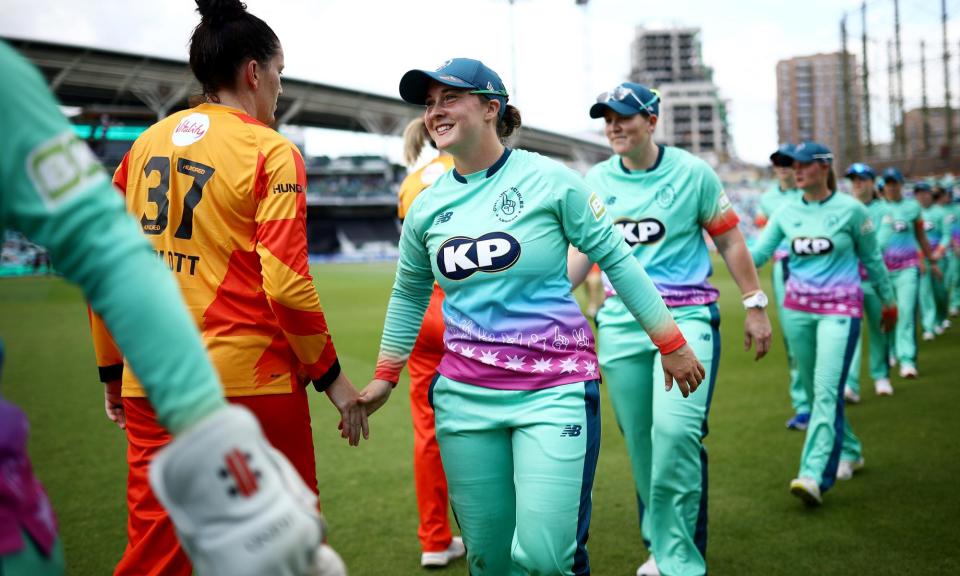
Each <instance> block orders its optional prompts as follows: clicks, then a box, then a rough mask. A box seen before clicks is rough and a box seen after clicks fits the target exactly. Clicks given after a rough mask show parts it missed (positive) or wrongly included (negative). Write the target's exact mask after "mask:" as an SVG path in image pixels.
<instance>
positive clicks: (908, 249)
mask: <svg viewBox="0 0 960 576" xmlns="http://www.w3.org/2000/svg"><path fill="white" fill-rule="evenodd" d="M883 182H884V186H883V195H884V197H885V198H886V200H887V213H886V214H885V215H884V217H883V220H881V221H880V228H879V230H878V232H877V238H878V240H879V242H880V248H881V250H882V251H883V262H884V264H886V266H887V270H889V271H890V279H891V281H892V282H893V289H894V292H896V294H897V308H898V309H899V311H900V314H899V316H898V318H897V329H896V333H895V334H894V335H893V337H892V338H891V342H890V348H891V356H892V357H893V358H894V359H895V360H896V361H898V362H899V363H900V377H901V378H916V377H917V376H918V372H917V333H916V330H917V323H916V322H917V321H916V315H917V300H918V297H917V296H918V291H919V287H920V271H919V267H920V254H921V253H922V255H923V256H924V257H926V258H927V259H928V260H930V259H932V257H933V252H932V251H931V250H930V243H929V242H928V241H927V234H926V232H924V230H923V217H922V216H921V215H920V205H919V204H917V201H916V200H913V199H909V198H904V197H903V174H901V173H900V170H898V169H896V168H887V169H886V170H884V171H883ZM931 267H933V268H937V269H939V267H938V266H937V264H936V262H932V263H931Z"/></svg>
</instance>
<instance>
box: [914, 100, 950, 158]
mask: <svg viewBox="0 0 960 576" xmlns="http://www.w3.org/2000/svg"><path fill="white" fill-rule="evenodd" d="M951 119H952V121H953V138H954V143H955V142H956V138H957V137H956V135H957V134H960V113H957V111H956V110H954V111H953V114H951ZM924 124H926V137H924ZM903 129H904V131H905V139H906V141H907V156H908V157H910V158H913V157H918V156H943V155H946V154H948V153H949V150H950V147H949V146H947V109H946V108H944V107H943V106H938V107H931V108H929V109H927V114H926V117H924V113H923V109H922V108H914V109H913V110H908V111H907V112H906V114H904V119H903Z"/></svg>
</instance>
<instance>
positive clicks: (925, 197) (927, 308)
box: [913, 182, 950, 340]
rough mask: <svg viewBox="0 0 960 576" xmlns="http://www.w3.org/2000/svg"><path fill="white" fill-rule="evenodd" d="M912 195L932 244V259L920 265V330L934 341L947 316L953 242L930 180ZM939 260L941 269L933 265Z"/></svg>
mask: <svg viewBox="0 0 960 576" xmlns="http://www.w3.org/2000/svg"><path fill="white" fill-rule="evenodd" d="M913 197H914V198H915V199H916V200H917V202H918V203H919V204H920V217H921V218H923V231H924V232H925V233H926V235H927V241H928V242H929V243H930V250H931V252H932V253H933V259H932V260H928V261H926V262H922V263H921V267H920V329H921V330H922V331H923V339H924V340H933V339H934V338H935V337H936V336H938V335H940V334H943V330H944V327H943V322H944V320H946V319H947V290H946V284H945V279H946V276H947V273H948V272H949V262H948V261H947V259H946V256H947V248H948V247H949V242H950V223H949V222H948V221H947V211H946V210H945V209H944V207H943V206H941V205H940V203H939V202H938V200H939V193H936V192H935V191H934V189H933V187H931V186H930V185H929V184H928V183H926V182H919V183H917V184H916V185H914V187H913ZM933 262H936V263H937V266H938V267H939V268H940V269H939V270H935V269H934V267H933V266H931V264H932V263H933Z"/></svg>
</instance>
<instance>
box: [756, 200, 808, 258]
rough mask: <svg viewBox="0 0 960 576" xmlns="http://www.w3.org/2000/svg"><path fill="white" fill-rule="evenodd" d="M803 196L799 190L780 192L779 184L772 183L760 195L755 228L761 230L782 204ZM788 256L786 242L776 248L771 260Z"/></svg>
mask: <svg viewBox="0 0 960 576" xmlns="http://www.w3.org/2000/svg"><path fill="white" fill-rule="evenodd" d="M802 194H803V190H800V189H799V188H791V189H789V190H781V189H780V183H779V182H774V183H773V184H772V185H771V186H770V188H769V189H767V191H766V192H764V193H763V194H761V195H760V206H759V208H758V210H757V226H758V227H759V228H763V227H764V226H766V225H767V222H769V221H770V218H772V217H773V215H774V214H775V213H776V212H777V210H778V209H780V206H782V205H783V203H784V202H785V201H787V200H789V199H791V198H798V197H800V195H802ZM789 255H790V247H789V246H787V244H786V242H784V243H783V244H781V245H780V246H778V247H777V251H776V252H774V253H773V259H774V261H776V262H779V261H780V260H783V259H784V258H786V257H787V256H789Z"/></svg>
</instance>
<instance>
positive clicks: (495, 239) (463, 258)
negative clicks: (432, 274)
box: [437, 232, 520, 280]
mask: <svg viewBox="0 0 960 576" xmlns="http://www.w3.org/2000/svg"><path fill="white" fill-rule="evenodd" d="M519 259H520V243H519V242H517V240H516V238H514V237H513V236H511V235H509V234H507V233H505V232H490V233H488V234H484V235H483V236H481V237H479V238H477V239H473V238H469V237H466V236H455V237H453V238H449V239H447V241H446V242H444V243H443V244H441V245H440V249H439V250H437V268H438V269H439V270H440V273H441V274H443V275H444V276H446V277H447V278H449V279H451V280H464V279H466V278H469V277H470V276H472V275H473V273H474V272H500V271H502V270H506V269H507V268H509V267H511V266H513V265H514V264H516V263H517V260H519Z"/></svg>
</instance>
